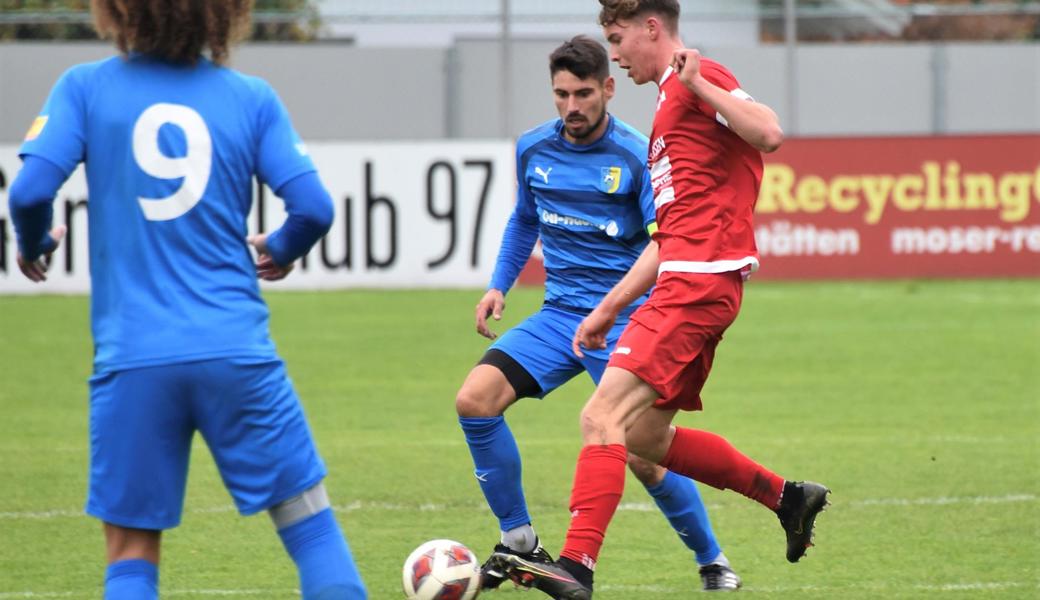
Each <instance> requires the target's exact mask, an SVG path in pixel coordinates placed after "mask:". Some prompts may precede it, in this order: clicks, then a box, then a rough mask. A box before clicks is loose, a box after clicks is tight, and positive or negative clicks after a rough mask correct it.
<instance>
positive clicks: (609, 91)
mask: <svg viewBox="0 0 1040 600" xmlns="http://www.w3.org/2000/svg"><path fill="white" fill-rule="evenodd" d="M615 89H616V82H615V81H614V76H613V75H608V76H607V78H606V80H604V81H603V95H604V96H606V98H607V100H610V99H611V98H613V97H614V90H615Z"/></svg>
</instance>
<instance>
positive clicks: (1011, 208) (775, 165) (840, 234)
mask: <svg viewBox="0 0 1040 600" xmlns="http://www.w3.org/2000/svg"><path fill="white" fill-rule="evenodd" d="M765 161H766V167H765V173H764V175H763V177H762V189H761V192H760V194H759V198H758V204H757V206H756V209H755V213H756V214H755V238H756V241H757V243H758V249H759V252H760V254H761V258H762V266H761V269H759V271H758V272H757V273H755V275H754V278H755V279H825V278H842V279H851V278H888V277H1040V135H986V136H950V137H872V138H828V139H822V138H821V139H791V140H787V141H786V142H784V145H783V147H782V148H781V149H780V150H779V151H778V152H776V153H773V154H768V155H766V156H765ZM543 280H544V271H543V270H542V268H541V261H540V260H535V259H532V260H531V261H530V262H529V264H528V267H527V269H525V272H524V274H523V276H522V278H521V281H522V282H523V283H534V284H537V283H540V282H541V281H543Z"/></svg>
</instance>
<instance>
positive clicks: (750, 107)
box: [690, 77, 784, 152]
mask: <svg viewBox="0 0 1040 600" xmlns="http://www.w3.org/2000/svg"><path fill="white" fill-rule="evenodd" d="M690 89H691V90H692V91H693V93H695V94H697V95H698V96H699V97H700V98H702V99H704V101H705V102H707V103H708V104H710V105H711V107H712V108H714V109H715V110H716V111H717V112H718V113H719V114H720V115H722V117H723V118H724V119H726V123H727V126H728V127H729V128H730V130H732V131H733V132H734V133H736V134H737V135H739V136H740V137H741V138H742V139H743V140H744V141H745V142H747V143H749V144H751V145H752V146H754V147H755V148H756V149H758V150H759V151H760V152H774V151H776V150H777V149H778V148H780V144H782V143H783V141H784V131H783V129H781V128H780V119H779V118H777V116H776V113H775V112H773V109H771V108H769V107H768V106H766V105H765V104H760V103H758V102H753V101H750V100H747V99H745V98H741V97H738V96H734V95H733V94H731V93H730V92H727V91H726V90H724V89H722V88H720V87H718V86H717V85H715V84H713V83H711V82H710V81H708V80H707V79H705V78H704V77H698V78H697V79H696V80H695V81H694V83H693V86H692V87H691V88H690Z"/></svg>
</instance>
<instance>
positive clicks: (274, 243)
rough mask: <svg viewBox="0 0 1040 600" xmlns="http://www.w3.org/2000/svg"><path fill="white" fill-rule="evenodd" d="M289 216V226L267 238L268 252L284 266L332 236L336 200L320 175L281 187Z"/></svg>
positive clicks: (287, 222)
mask: <svg viewBox="0 0 1040 600" xmlns="http://www.w3.org/2000/svg"><path fill="white" fill-rule="evenodd" d="M276 193H277V194H278V196H279V197H280V198H282V199H283V200H284V201H285V207H286V211H287V212H288V213H289V216H288V218H287V219H286V220H285V223H284V224H283V225H282V226H281V227H279V228H278V229H277V230H276V231H274V232H272V233H271V235H269V236H267V251H268V252H269V253H270V254H271V258H273V259H274V261H275V262H276V263H278V264H279V265H281V266H287V265H290V264H292V263H293V262H294V261H295V260H296V259H298V258H300V257H301V256H303V255H304V254H307V252H309V251H310V249H311V248H312V247H313V246H314V244H316V243H317V242H318V240H320V239H321V238H322V236H324V235H325V234H326V233H328V231H329V228H330V227H332V219H333V217H334V216H335V211H334V210H333V207H332V197H331V196H329V192H328V191H327V190H326V189H325V186H323V185H322V184H321V180H320V179H319V178H318V175H317V174H316V173H313V172H312V173H305V174H303V175H300V176H299V177H296V178H295V179H292V180H291V181H289V182H288V183H286V184H285V185H283V186H282V187H280V188H278V190H277V192H276Z"/></svg>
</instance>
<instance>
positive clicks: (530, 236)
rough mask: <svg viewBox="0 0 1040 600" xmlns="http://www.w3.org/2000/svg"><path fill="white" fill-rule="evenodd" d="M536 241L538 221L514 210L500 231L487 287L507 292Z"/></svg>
mask: <svg viewBox="0 0 1040 600" xmlns="http://www.w3.org/2000/svg"><path fill="white" fill-rule="evenodd" d="M537 241H538V221H533V222H532V221H530V220H528V219H525V218H523V217H521V216H520V215H518V214H517V213H516V212H515V211H514V212H513V214H512V215H511V216H510V217H509V222H508V223H507V224H506V230H505V232H503V233H502V246H501V247H500V248H499V250H498V258H497V259H496V260H495V271H494V273H493V274H492V276H491V283H490V284H489V285H488V289H495V290H498V291H500V292H502V293H503V294H505V293H506V292H508V291H509V289H510V288H512V287H513V283H515V282H516V278H517V277H519V276H520V271H522V270H523V268H524V265H526V264H527V259H528V258H530V256H531V251H532V250H534V245H535V243H536V242H537Z"/></svg>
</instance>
